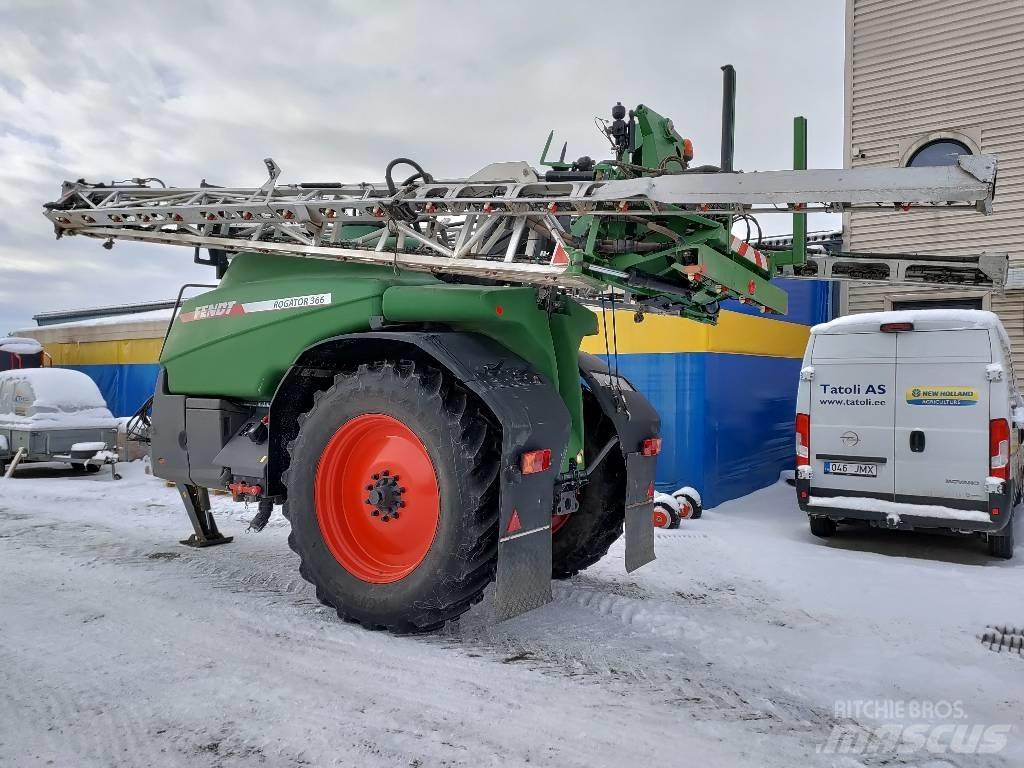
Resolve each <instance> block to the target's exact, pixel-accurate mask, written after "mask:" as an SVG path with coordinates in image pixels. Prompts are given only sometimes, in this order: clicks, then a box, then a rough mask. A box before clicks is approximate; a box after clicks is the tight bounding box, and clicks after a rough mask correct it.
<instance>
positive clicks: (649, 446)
mask: <svg viewBox="0 0 1024 768" xmlns="http://www.w3.org/2000/svg"><path fill="white" fill-rule="evenodd" d="M640 453H642V454H643V455H644V456H657V455H658V454H659V453H661V438H660V437H649V438H647V439H646V440H644V441H643V442H642V443H640Z"/></svg>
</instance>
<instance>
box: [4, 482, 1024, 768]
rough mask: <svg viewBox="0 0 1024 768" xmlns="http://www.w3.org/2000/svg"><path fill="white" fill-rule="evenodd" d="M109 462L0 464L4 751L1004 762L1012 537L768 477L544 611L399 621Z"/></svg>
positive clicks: (1014, 616)
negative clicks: (354, 611)
mask: <svg viewBox="0 0 1024 768" xmlns="http://www.w3.org/2000/svg"><path fill="white" fill-rule="evenodd" d="M122 471H123V473H124V475H125V479H124V480H123V481H120V482H115V481H112V480H111V479H110V478H109V475H107V474H99V475H91V476H80V475H74V474H72V473H70V472H68V471H66V470H64V469H48V468H43V467H33V468H27V469H25V470H24V471H20V472H19V474H18V476H16V477H15V478H14V479H12V480H9V481H2V480H0V765H3V766H19V767H20V766H37V765H38V766H43V765H56V766H75V767H76V768H77V767H78V766H164V765H180V766H193V765H195V766H250V765H267V766H292V765H311V766H319V765H342V766H359V767H360V768H362V767H364V766H367V767H372V766H389V767H390V766H435V765H439V766H441V765H443V766H474V767H476V766H488V765H525V764H530V765H553V766H560V767H563V766H564V767H570V766H581V767H582V766H585V767H586V768H595V767H597V766H660V765H699V766H733V765H737V766H771V767H776V766H777V767H779V768H782V767H783V766H785V767H786V768H790V767H792V766H838V767H839V768H856V767H857V766H860V765H864V766H881V765H886V766H893V765H899V766H1019V765H1022V764H1024V728H1022V727H1021V726H1022V724H1024V723H1022V721H1024V706H1022V699H1024V657H1022V656H1020V655H1018V654H1016V653H1007V652H1003V653H996V652H993V651H991V650H989V649H988V648H986V647H985V646H984V645H983V644H982V643H981V642H980V639H979V638H980V636H981V635H982V633H983V632H984V631H986V626H987V625H998V626H1004V625H1010V626H1014V625H1015V626H1016V627H1021V626H1022V625H1024V549H1018V551H1017V558H1016V559H1015V560H1013V561H1009V562H1003V561H996V560H992V559H990V558H989V557H988V555H987V554H986V553H985V550H984V544H983V543H982V542H980V541H973V540H965V539H951V538H945V537H938V536H919V535H913V534H906V533H888V532H870V531H853V530H851V531H844V532H842V533H841V534H840V536H839V537H838V538H837V539H835V540H833V541H831V542H827V543H826V542H822V541H819V540H817V539H814V538H813V537H811V535H810V534H809V532H808V530H807V523H806V519H805V518H804V516H803V515H802V514H801V513H800V511H799V510H798V509H797V507H796V504H795V501H794V498H793V489H792V488H790V487H788V486H786V485H785V484H779V485H776V486H774V487H771V488H767V489H765V490H763V491H760V492H758V493H755V494H753V495H751V496H748V497H746V498H744V499H741V500H738V501H734V502H730V503H728V504H724V505H722V506H721V507H719V508H717V509H713V510H708V511H706V512H705V514H704V517H703V518H702V519H700V520H692V521H684V523H683V528H682V529H680V530H678V531H667V530H666V531H661V530H659V531H656V536H657V549H658V560H657V561H656V562H654V563H652V564H650V565H648V566H646V567H645V568H643V569H641V570H640V571H638V572H636V573H634V574H631V575H627V574H625V573H624V572H623V569H622V565H621V561H622V549H621V542H620V545H617V546H616V547H614V548H613V550H612V552H611V554H610V556H609V557H608V558H607V559H606V560H605V561H603V562H602V563H600V564H599V565H598V566H597V567H595V568H593V569H592V570H591V571H588V572H587V573H586V574H584V575H581V576H580V577H578V578H576V579H574V580H573V581H571V582H568V583H561V584H556V585H555V600H554V602H553V603H552V604H551V605H548V606H546V607H545V608H543V609H541V610H538V611H535V612H533V613H531V614H528V615H526V616H522V617H519V618H517V619H514V620H511V621H507V622H504V623H496V622H494V621H493V620H491V618H490V617H489V616H488V610H487V603H486V601H485V602H484V603H483V604H481V606H478V607H477V608H476V609H474V611H472V612H471V613H470V614H468V615H467V616H466V617H465V618H464V619H463V620H462V621H461V622H460V623H459V624H458V625H457V626H454V627H451V628H450V629H448V630H447V631H445V632H444V633H442V634H440V635H434V636H427V637H411V638H409V637H405V638H402V637H392V636H389V635H386V634H381V633H372V632H367V631H364V630H362V629H359V628H357V627H354V626H351V625H347V624H344V623H342V622H340V621H339V620H338V619H337V618H336V617H335V616H334V614H333V613H332V612H331V611H329V610H327V609H325V608H323V607H321V606H320V605H319V604H318V603H317V602H316V600H315V598H314V596H313V593H312V590H311V588H310V587H309V586H308V585H307V584H306V583H305V582H303V581H302V580H301V579H300V578H299V576H298V573H297V563H296V559H295V557H294V556H293V555H292V553H291V552H290V551H289V550H288V547H287V544H286V542H285V538H286V535H287V530H288V529H287V523H286V522H285V521H284V520H283V519H282V518H281V517H280V514H279V512H275V516H274V518H272V522H271V525H270V526H269V527H268V528H267V529H266V530H265V531H264V532H263V533H261V534H247V533H246V532H245V520H246V519H247V518H248V516H250V515H251V514H252V513H253V512H254V511H255V510H251V511H250V513H248V514H247V513H245V511H244V510H243V508H242V507H241V506H240V505H234V504H231V503H230V501H228V500H227V499H225V498H223V497H218V498H217V499H216V508H217V509H218V511H219V513H220V514H219V520H220V521H221V523H222V528H223V529H224V530H225V532H226V533H228V534H233V535H234V536H235V537H236V538H235V541H234V543H233V544H230V545H227V546H224V547H215V548H212V549H209V550H205V551H196V550H192V549H188V548H185V547H181V546H179V545H178V544H177V543H176V542H177V540H178V539H179V538H183V537H184V536H185V534H187V533H188V532H189V530H188V529H189V526H188V523H187V519H186V518H185V516H184V513H183V511H182V510H181V509H180V508H179V507H180V504H179V501H178V497H177V495H176V493H175V491H174V490H173V489H170V488H167V487H165V486H164V484H163V483H162V482H161V481H159V480H156V479H154V478H152V477H149V476H146V475H145V474H143V470H142V465H141V464H140V463H138V462H137V463H135V464H132V465H129V466H125V467H124V469H123V470H122ZM1018 537H1019V540H1024V526H1020V525H1019V526H1018ZM989 631H991V630H989ZM898 726H911V728H912V729H913V728H916V729H917V730H916V731H912V730H910V731H903V732H900V733H902V736H903V739H904V740H903V741H902V742H900V745H901V747H900V748H901V749H902V751H893V749H892V745H883V746H882V747H880V746H879V745H880V742H879V741H878V739H877V733H878V731H877V729H878V728H879V727H882V728H893V727H898ZM958 726H962V727H961V728H960V730H957V727H958ZM970 729H975V731H970ZM887 732H888V731H887ZM912 733H916V734H920V736H919V737H913V738H912V736H911V734H912ZM970 733H977V734H978V738H977V739H975V741H976V742H977V743H978V744H980V745H982V746H981V749H982V750H984V749H986V748H989V749H994V748H996V747H1001V748H1000V749H999V750H998V751H995V752H989V753H987V754H963V753H962V752H963V750H964V749H965V748H969V747H970V739H971V738H972V737H971V736H970V735H969V734H970ZM873 734H875V735H873ZM937 734H938V735H937ZM837 737H838V739H839V740H838V741H837ZM858 738H859V739H861V742H860V746H859V747H858V746H857V741H856V740H857V739H858ZM915 738H916V739H917V741H919V742H920V743H919V744H916V746H917V747H918V748H916V749H915V748H914V747H915ZM927 738H932V740H933V743H932V745H931V749H930V750H929V749H928V748H927V744H926V743H925V742H926V739H927ZM843 739H845V741H843ZM955 739H960V740H959V741H957V742H956V747H958V748H959V750H960V751H954V750H953V749H951V748H950V746H949V745H950V743H951V741H953V740H955ZM921 744H925V746H924V747H921ZM844 745H845V746H844ZM872 748H874V749H876V750H880V751H876V752H875V753H874V754H872V753H870V749H872ZM865 751H868V753H867V754H858V753H864V752H865ZM974 751H978V750H977V749H975V750H974Z"/></svg>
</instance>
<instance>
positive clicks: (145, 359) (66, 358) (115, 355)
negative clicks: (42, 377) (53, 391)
mask: <svg viewBox="0 0 1024 768" xmlns="http://www.w3.org/2000/svg"><path fill="white" fill-rule="evenodd" d="M162 342H163V339H122V340H121V341H82V342H64V343H56V344H55V343H50V344H46V345H45V349H46V352H47V354H49V355H50V356H51V357H52V358H53V364H54V365H126V364H130V363H155V362H157V360H158V358H159V357H160V345H161V343H162Z"/></svg>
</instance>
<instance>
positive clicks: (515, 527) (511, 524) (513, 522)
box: [505, 509, 523, 534]
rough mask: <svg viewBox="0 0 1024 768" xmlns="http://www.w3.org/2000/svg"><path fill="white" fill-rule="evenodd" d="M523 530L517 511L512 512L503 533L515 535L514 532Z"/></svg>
mask: <svg viewBox="0 0 1024 768" xmlns="http://www.w3.org/2000/svg"><path fill="white" fill-rule="evenodd" d="M521 530H523V521H522V520H520V519H519V510H518V509H513V510H512V517H511V518H510V519H509V521H508V527H507V528H506V529H505V533H506V534H508V533H515V532H516V531H521Z"/></svg>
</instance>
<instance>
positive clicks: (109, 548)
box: [0, 514, 913, 765]
mask: <svg viewBox="0 0 1024 768" xmlns="http://www.w3.org/2000/svg"><path fill="white" fill-rule="evenodd" d="M23 518H24V516H22V518H21V519H17V520H15V519H12V518H11V516H9V515H4V514H0V521H6V522H7V523H8V525H6V526H4V527H3V529H2V532H0V535H4V534H6V535H7V536H8V537H9V539H14V540H16V541H19V542H21V543H22V544H32V545H34V546H40V547H42V548H45V549H47V550H49V551H52V550H53V549H54V548H55V547H56V549H58V551H60V553H61V554H63V555H65V556H68V557H72V558H74V559H75V560H76V561H77V562H78V564H80V565H82V566H83V567H101V566H103V565H107V564H114V565H125V566H131V567H137V568H144V569H146V570H150V571H159V570H169V571H171V572H174V573H178V574H182V575H183V577H184V578H189V579H201V580H202V581H204V582H206V583H207V584H208V586H209V587H210V588H212V589H214V590H216V591H218V592H226V593H232V594H240V595H244V596H246V597H248V598H250V599H253V600H255V602H256V603H257V605H258V606H260V607H269V606H277V607H281V606H287V607H289V610H288V613H289V614H291V612H292V611H293V610H294V611H296V612H298V613H302V614H307V615H308V614H311V613H313V612H314V610H315V612H316V613H317V615H318V616H317V618H319V621H314V623H313V625H312V627H303V626H297V625H290V626H288V628H287V630H286V631H287V634H288V636H289V637H290V638H291V639H292V640H293V641H296V642H300V643H315V644H317V645H322V644H323V643H324V642H325V638H324V634H323V632H322V630H321V629H318V628H317V627H318V625H327V626H329V627H331V628H332V629H335V630H336V629H338V628H341V629H345V630H347V631H345V632H344V633H343V634H342V635H341V637H342V638H356V637H362V636H363V634H364V631H363V630H359V629H355V628H347V627H346V626H345V625H339V623H338V622H337V621H336V619H335V618H334V615H333V612H330V611H328V610H327V609H324V608H322V607H320V604H319V603H318V601H316V599H315V596H314V595H313V592H312V587H311V586H310V585H308V584H307V583H306V582H305V581H304V580H302V579H301V578H300V577H299V576H298V573H297V566H298V561H297V558H296V557H295V556H294V554H293V553H291V552H290V551H288V550H287V549H286V548H285V549H284V550H283V551H280V552H275V551H270V550H261V551H260V552H259V553H258V557H254V554H255V553H254V552H252V551H251V550H238V549H232V548H231V545H228V547H225V548H216V549H214V550H208V551H202V550H200V551H191V550H180V549H173V550H170V546H161V547H159V548H155V547H154V545H152V544H150V543H148V542H147V543H146V544H141V543H139V542H131V541H128V540H126V539H125V538H124V537H123V536H121V535H119V534H118V533H117V532H116V531H113V530H111V529H104V528H100V527H98V526H95V525H88V524H82V523H76V522H71V521H56V522H49V523H34V524H32V525H24V523H25V520H24V519H23ZM702 536H703V534H702ZM69 537H70V539H69ZM2 541H3V540H0V543H2ZM261 543H262V540H261ZM271 543H272V544H273V545H274V546H281V547H286V545H285V543H284V541H283V538H281V537H278V540H277V541H273V540H272V542H271ZM168 544H170V543H169V542H168ZM171 546H175V545H171ZM169 550H170V551H169ZM154 555H157V557H156V558H154V557H153V556H154ZM171 555H176V556H171ZM553 588H554V594H555V605H554V606H552V607H549V608H547V609H542V610H543V611H548V612H554V611H565V609H578V610H579V611H582V612H584V613H588V614H591V615H592V616H596V617H598V618H599V620H600V622H601V632H602V633H603V634H605V635H606V636H607V637H608V638H609V639H613V640H615V639H619V640H621V639H622V638H625V637H629V636H632V635H636V634H639V635H645V634H646V635H650V636H651V637H652V638H653V640H654V641H655V642H652V644H651V646H652V650H657V649H658V648H661V649H662V650H663V649H664V643H662V642H660V641H665V640H668V641H673V643H678V644H679V645H680V646H681V647H683V648H692V647H694V646H697V645H699V644H700V643H701V642H702V641H705V640H707V639H708V638H710V639H712V640H714V641H715V642H719V641H721V640H722V637H721V635H720V630H718V629H717V628H713V627H708V626H706V625H703V624H701V623H700V622H699V621H696V620H694V619H692V618H690V617H688V616H686V615H685V614H682V613H680V609H683V610H685V609H686V607H688V606H686V604H685V602H675V601H671V600H666V599H663V598H664V597H665V593H660V592H659V593H655V594H654V595H652V594H651V593H650V592H648V591H647V590H645V589H644V588H642V587H639V586H638V585H636V584H623V583H621V582H615V581H602V580H601V579H600V578H598V577H591V576H582V577H577V579H576V580H574V581H572V582H556V583H555V584H554V585H553ZM252 608H253V606H252V605H251V604H250V606H249V607H248V608H246V607H245V605H244V604H240V612H242V611H243V610H244V611H245V612H249V611H252ZM477 613H478V614H479V613H481V612H477ZM292 615H294V614H292ZM264 618H266V617H264ZM278 618H280V617H278ZM481 620H482V621H483V624H481V623H480V622H481ZM526 623H527V625H528V624H529V622H526ZM460 624H461V625H465V629H463V628H462V627H461V626H460V627H458V628H457V629H456V630H455V631H454V633H447V634H441V635H435V636H425V637H421V638H417V639H416V641H415V642H421V643H429V644H432V645H441V646H443V647H448V648H453V649H457V650H459V651H460V652H461V653H463V654H466V655H469V656H482V657H484V658H486V659H488V660H489V661H491V662H494V663H499V662H502V661H505V662H507V663H509V664H517V665H520V666H523V667H525V668H527V669H529V670H530V671H534V672H537V673H540V674H545V675H553V676H562V677H566V678H570V679H572V680H573V682H574V683H576V684H580V685H583V686H587V685H595V686H598V687H601V688H602V689H604V690H611V691H617V692H619V693H621V694H622V695H628V696H643V697H644V698H647V699H651V700H656V701H660V702H661V703H662V704H663V705H667V706H669V707H672V708H677V709H679V710H680V712H681V714H683V715H684V716H688V717H691V718H693V719H695V720H701V721H728V722H736V721H743V722H745V723H747V724H748V727H750V728H752V729H754V730H755V731H757V732H761V733H770V734H773V735H783V734H785V733H790V734H795V735H798V736H803V737H805V738H806V737H807V736H808V735H810V734H814V733H818V734H820V737H821V739H820V740H822V741H823V740H824V738H825V736H826V735H827V732H828V730H829V729H830V728H831V726H833V725H835V724H836V723H837V721H836V720H835V719H834V718H833V717H832V715H831V713H830V712H824V711H822V710H820V709H817V708H815V707H813V706H810V705H808V704H807V703H805V702H801V701H797V700H794V699H792V698H791V697H789V696H786V695H785V694H782V693H781V692H778V691H775V690H771V689H770V688H768V689H766V688H765V687H764V686H761V690H760V691H756V692H754V691H740V690H738V689H736V688H735V687H733V686H731V685H729V684H727V683H726V682H724V681H723V680H722V679H719V678H717V677H715V676H714V675H711V674H708V673H706V672H705V671H703V669H701V666H702V665H701V664H700V663H691V664H689V665H684V666H683V667H682V669H680V668H679V667H678V666H677V667H676V668H674V669H672V670H666V669H665V668H664V666H663V654H661V655H659V654H657V653H653V652H646V653H645V652H632V653H630V654H628V655H623V654H622V653H621V652H620V651H617V650H615V649H614V648H612V650H611V651H606V650H604V648H602V646H600V645H597V644H594V643H587V642H582V643H574V642H567V641H566V638H565V637H564V636H563V635H562V634H560V633H559V632H558V630H557V629H556V630H553V634H552V636H551V638H550V641H545V640H543V639H541V640H538V639H537V638H536V637H533V636H531V635H530V633H524V632H519V631H517V629H516V628H515V625H505V626H503V625H494V624H492V623H488V620H487V618H486V616H479V615H478V616H477V617H476V618H472V617H471V619H470V620H469V621H464V622H461V623H460ZM250 627H251V630H252V632H253V634H254V635H256V636H263V637H275V638H277V639H280V637H281V636H282V633H283V632H284V631H285V630H283V628H282V626H281V624H280V623H278V622H276V621H275V622H269V623H266V622H264V621H262V620H260V621H255V620H254V621H252V622H251V624H250ZM506 627H510V628H506ZM613 627H617V628H618V632H617V633H616V631H615V630H614V629H612V628H613ZM616 635H617V637H616ZM735 639H736V640H737V641H742V640H743V639H744V637H743V636H742V635H737V636H736V638H735ZM336 641H337V637H335V638H333V639H332V640H330V641H328V642H330V643H334V642H336ZM517 657H518V658H517ZM451 663H452V664H454V665H458V664H459V663H460V662H459V659H458V658H453V659H452V662H451ZM395 682H396V684H397V683H400V681H397V680H396V681H395ZM72 709H73V708H72ZM52 717H53V716H51V718H52ZM329 725H330V721H329V720H328V719H326V718H324V719H321V718H320V717H317V718H315V720H314V722H313V723H311V726H314V727H315V728H325V727H327V726H329ZM102 730H103V732H104V733H106V732H109V731H111V730H114V731H118V730H119V731H120V732H121V734H122V736H121V738H120V741H117V740H114V739H112V738H111V739H108V740H107V741H104V742H103V744H104V746H103V747H102V748H101V750H100V751H99V752H96V755H97V758H98V759H100V760H103V759H108V758H109V760H110V764H111V765H115V764H119V763H118V762H116V760H115V759H114V758H115V756H116V754H117V752H118V750H121V751H124V750H129V752H128V753H129V754H130V751H131V750H133V749H134V750H138V751H137V752H136V754H140V753H141V752H144V751H145V750H144V748H143V747H142V746H141V745H142V744H147V743H149V744H152V742H153V738H152V734H147V733H145V732H144V730H145V729H144V728H140V723H134V722H129V721H127V720H125V721H122V722H117V720H116V718H115V717H114V716H112V715H109V714H108V719H107V722H105V723H104V728H103V729H102ZM165 738H167V737H165ZM168 743H169V745H170V746H172V747H173V748H174V750H175V751H176V752H178V753H179V754H181V755H184V756H186V758H187V759H189V760H191V759H195V760H197V761H199V762H206V761H209V762H210V763H211V764H220V763H221V762H223V761H224V759H228V761H229V764H230V762H231V761H235V760H241V761H244V760H246V759H252V760H260V759H268V758H269V759H271V760H275V759H280V760H284V761H286V762H288V763H289V764H301V761H302V759H303V756H302V755H296V754H290V755H285V754H281V753H277V751H276V750H275V749H274V746H273V745H272V744H269V743H267V744H264V743H260V742H259V741H256V742H253V741H251V740H249V741H247V740H240V739H238V738H237V737H235V736H233V735H232V734H231V733H230V732H226V731H219V730H211V729H205V730H203V729H200V730H193V731H192V732H190V733H189V734H188V735H187V736H186V735H182V734H176V735H175V736H174V737H173V738H170V739H168ZM353 748H354V751H355V752H357V753H358V754H359V755H360V756H361V757H363V758H365V759H367V760H374V761H375V760H381V761H382V762H394V761H397V760H398V759H400V757H401V753H399V752H395V751H393V750H389V749H385V748H382V747H381V746H380V745H378V744H376V743H375V742H374V741H373V740H371V739H366V738H364V739H362V740H361V741H359V742H357V743H355V744H354V745H353ZM167 758H168V755H167V754H161V755H160V756H159V757H158V758H157V761H158V762H162V763H166V762H167ZM139 764H142V763H139ZM149 764H154V763H149ZM912 764H913V763H909V762H908V763H906V765H912Z"/></svg>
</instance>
